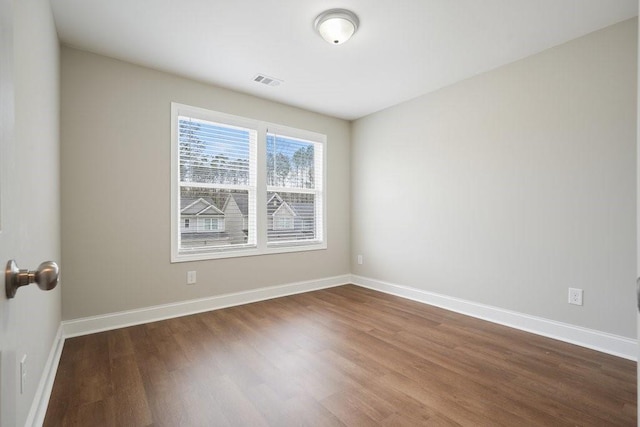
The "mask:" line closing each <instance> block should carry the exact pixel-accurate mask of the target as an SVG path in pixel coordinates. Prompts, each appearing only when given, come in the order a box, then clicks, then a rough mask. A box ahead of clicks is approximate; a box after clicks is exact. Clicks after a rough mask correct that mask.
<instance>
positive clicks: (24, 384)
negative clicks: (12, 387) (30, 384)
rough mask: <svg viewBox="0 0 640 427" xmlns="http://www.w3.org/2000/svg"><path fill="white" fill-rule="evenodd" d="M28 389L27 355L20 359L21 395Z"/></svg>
mask: <svg viewBox="0 0 640 427" xmlns="http://www.w3.org/2000/svg"><path fill="white" fill-rule="evenodd" d="M26 387H27V355H26V354H25V355H24V356H22V359H20V394H23V393H24V391H25V389H26Z"/></svg>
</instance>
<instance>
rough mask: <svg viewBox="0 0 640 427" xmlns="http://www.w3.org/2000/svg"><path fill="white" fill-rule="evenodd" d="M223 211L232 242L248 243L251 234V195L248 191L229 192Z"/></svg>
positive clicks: (230, 241)
mask: <svg viewBox="0 0 640 427" xmlns="http://www.w3.org/2000/svg"><path fill="white" fill-rule="evenodd" d="M222 212H223V213H224V217H225V223H226V225H225V227H226V231H227V234H228V235H229V243H230V244H233V245H235V244H242V243H247V236H248V234H249V196H248V194H247V193H229V197H227V199H226V200H225V202H224V206H223V207H222Z"/></svg>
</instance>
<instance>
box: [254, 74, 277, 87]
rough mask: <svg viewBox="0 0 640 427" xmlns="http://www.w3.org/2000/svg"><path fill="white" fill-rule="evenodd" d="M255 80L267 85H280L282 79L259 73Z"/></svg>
mask: <svg viewBox="0 0 640 427" xmlns="http://www.w3.org/2000/svg"><path fill="white" fill-rule="evenodd" d="M253 81H254V82H258V83H262V84H263V85H267V86H280V83H282V80H280V79H276V78H274V77H269V76H265V75H264V74H258V75H256V76H255V77H254V78H253Z"/></svg>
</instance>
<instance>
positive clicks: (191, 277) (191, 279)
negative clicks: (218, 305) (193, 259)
mask: <svg viewBox="0 0 640 427" xmlns="http://www.w3.org/2000/svg"><path fill="white" fill-rule="evenodd" d="M195 284H196V272H195V271H187V285H195Z"/></svg>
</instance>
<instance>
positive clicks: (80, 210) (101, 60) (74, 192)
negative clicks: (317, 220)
mask: <svg viewBox="0 0 640 427" xmlns="http://www.w3.org/2000/svg"><path fill="white" fill-rule="evenodd" d="M61 58H62V59H61V67H62V69H61V70H62V71H61V72H62V79H61V85H62V86H61V90H62V102H61V114H62V118H61V127H62V133H61V136H62V142H61V144H62V149H61V167H62V170H61V180H62V258H63V264H64V288H63V296H62V298H63V304H62V305H63V318H64V319H73V318H80V317H86V316H92V315H98V314H103V313H112V312H117V311H121V310H127V309H135V308H140V307H147V306H152V305H157V304H165V303H171V302H177V301H183V300H189V299H194V298H201V297H208V296H213V295H219V294H224V293H229V292H238V291H246V290H250V289H255V288H258V287H264V286H271V285H280V284H286V283H292V282H296V281H305V280H311V279H316V278H325V277H330V276H335V275H341V274H347V273H349V269H350V266H349V219H350V214H349V200H350V195H349V185H348V182H349V163H350V160H349V151H350V148H349V131H350V128H349V123H348V122H346V121H343V120H338V119H334V118H330V117H326V116H323V115H320V114H315V113H310V112H307V111H303V110H300V109H297V108H293V107H288V106H285V105H282V104H277V103H274V102H270V101H266V100H263V99H259V98H255V97H252V96H248V95H243V94H240V93H236V92H233V91H230V90H226V89H221V88H217V87H213V86H208V85H205V84H201V83H197V82H194V81H190V80H187V79H183V78H179V77H176V76H173V75H169V74H165V73H162V72H158V71H153V70H150V69H146V68H142V67H138V66H134V65H131V64H128V63H124V62H120V61H116V60H113V59H108V58H105V57H102V56H98V55H94V54H90V53H86V52H82V51H78V50H74V49H71V48H68V47H63V48H62V57H61ZM221 66H223V65H221ZM276 90H277V89H276ZM171 101H175V102H179V103H183V104H188V105H194V106H197V107H202V108H209V109H212V110H216V111H221V112H224V113H229V114H235V115H239V116H245V117H250V118H254V119H259V120H265V121H269V122H274V123H279V124H283V125H287V126H292V127H296V128H301V129H307V130H310V131H314V132H319V133H323V134H326V135H327V141H328V142H327V153H328V161H327V171H328V188H327V197H328V200H327V205H328V237H327V238H328V249H327V250H321V251H310V252H302V253H295V254H278V255H268V256H255V257H244V258H234V259H221V260H210V261H200V262H189V263H177V264H171V263H170V262H169V260H170V176H169V173H170V145H171V144H170V112H171V110H170V103H171ZM140 218H144V219H145V220H144V221H140ZM188 270H196V271H197V278H198V283H197V285H195V286H186V284H185V283H186V272H187V271H188Z"/></svg>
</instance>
